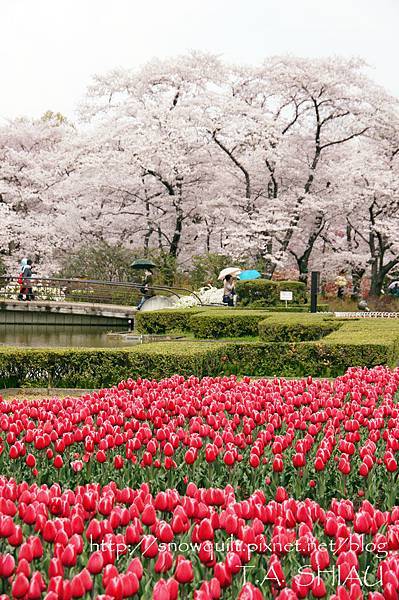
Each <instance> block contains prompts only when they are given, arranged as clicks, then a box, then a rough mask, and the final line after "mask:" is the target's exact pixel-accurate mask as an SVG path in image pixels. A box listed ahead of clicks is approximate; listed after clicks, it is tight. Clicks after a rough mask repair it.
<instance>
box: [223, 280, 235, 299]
mask: <svg viewBox="0 0 399 600" xmlns="http://www.w3.org/2000/svg"><path fill="white" fill-rule="evenodd" d="M235 293H236V290H235V279H234V278H233V275H230V274H228V275H226V277H225V278H224V284H223V304H227V306H234V296H235Z"/></svg>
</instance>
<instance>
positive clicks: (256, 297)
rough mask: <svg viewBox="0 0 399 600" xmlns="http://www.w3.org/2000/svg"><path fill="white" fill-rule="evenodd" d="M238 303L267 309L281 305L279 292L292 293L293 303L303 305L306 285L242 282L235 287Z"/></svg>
mask: <svg viewBox="0 0 399 600" xmlns="http://www.w3.org/2000/svg"><path fill="white" fill-rule="evenodd" d="M236 290H237V295H238V298H239V302H240V303H241V304H242V305H243V306H254V307H255V306H256V307H259V308H260V307H261V306H264V307H267V306H276V305H278V304H281V300H280V292H281V291H290V292H293V303H295V304H299V305H301V304H304V303H306V301H307V296H306V285H305V284H304V283H302V282H300V281H273V280H270V279H256V280H255V281H242V282H238V283H237V285H236Z"/></svg>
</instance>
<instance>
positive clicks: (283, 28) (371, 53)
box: [0, 0, 399, 120]
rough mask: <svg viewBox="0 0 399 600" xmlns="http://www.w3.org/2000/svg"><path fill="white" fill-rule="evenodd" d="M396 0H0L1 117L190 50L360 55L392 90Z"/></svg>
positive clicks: (398, 53)
mask: <svg viewBox="0 0 399 600" xmlns="http://www.w3.org/2000/svg"><path fill="white" fill-rule="evenodd" d="M398 26H399V0H377V1H376V0H0V61H1V70H0V77H1V80H0V81H1V96H0V118H2V120H3V119H7V118H12V117H15V116H20V115H26V116H35V117H36V116H40V115H41V114H42V113H43V112H45V111H46V110H47V109H51V110H54V111H60V112H62V113H63V114H65V115H67V116H72V117H73V111H74V108H75V106H76V105H77V103H78V101H79V100H80V98H81V97H82V95H83V94H84V91H85V88H86V85H87V84H88V83H89V81H90V78H91V75H93V74H94V73H101V72H104V71H107V70H108V69H111V68H114V67H119V66H122V67H139V66H140V65H142V64H143V63H145V62H146V61H147V60H150V59H151V58H153V57H159V58H162V57H166V56H173V55H176V54H181V53H184V52H187V51H189V50H203V51H208V52H212V53H215V54H219V55H221V56H222V57H223V58H225V59H226V60H228V61H235V62H241V63H253V64H254V63H257V62H260V61H261V60H262V58H264V57H266V56H269V55H274V54H287V53H289V54H294V55H298V56H308V57H312V56H327V55H332V54H341V55H343V56H354V55H355V56H361V57H363V58H365V59H366V60H367V62H368V63H369V64H370V65H371V67H372V71H371V76H372V77H373V78H374V79H375V80H376V81H377V82H378V83H380V84H382V85H384V86H385V87H386V88H387V90H388V91H390V92H391V93H393V94H395V95H397V96H399V75H398V68H397V60H398V58H397V57H399V42H398V37H399V30H398Z"/></svg>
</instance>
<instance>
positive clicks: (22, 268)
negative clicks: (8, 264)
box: [18, 258, 28, 300]
mask: <svg viewBox="0 0 399 600" xmlns="http://www.w3.org/2000/svg"><path fill="white" fill-rule="evenodd" d="M27 263H28V259H27V258H23V259H22V260H21V262H20V265H19V276H18V284H19V294H18V300H23V299H24V294H25V287H24V271H25V267H26V265H27Z"/></svg>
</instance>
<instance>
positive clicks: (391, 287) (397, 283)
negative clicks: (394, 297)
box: [388, 281, 399, 290]
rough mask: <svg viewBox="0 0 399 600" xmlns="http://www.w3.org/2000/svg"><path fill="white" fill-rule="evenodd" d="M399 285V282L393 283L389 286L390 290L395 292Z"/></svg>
mask: <svg viewBox="0 0 399 600" xmlns="http://www.w3.org/2000/svg"><path fill="white" fill-rule="evenodd" d="M398 285H399V281H392V283H390V284H389V286H388V289H389V290H393V289H395V288H396V287H398Z"/></svg>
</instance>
